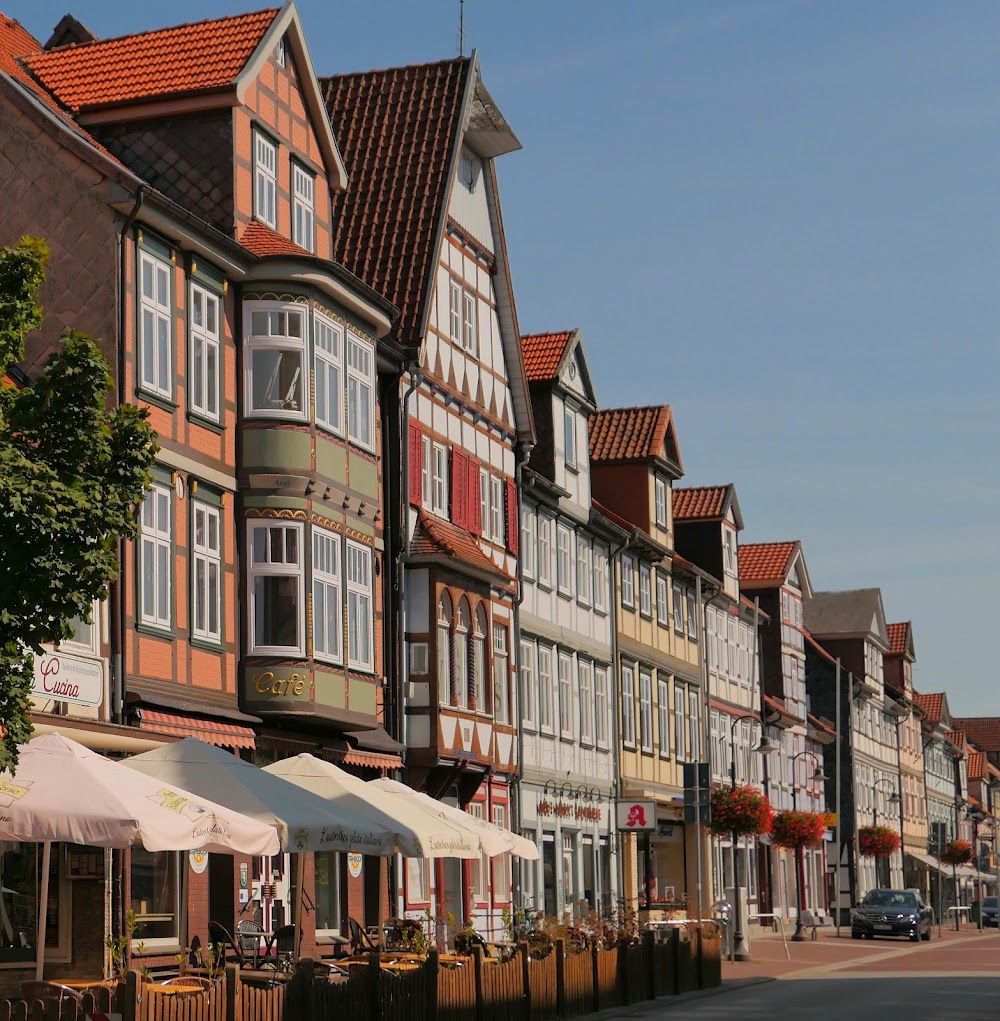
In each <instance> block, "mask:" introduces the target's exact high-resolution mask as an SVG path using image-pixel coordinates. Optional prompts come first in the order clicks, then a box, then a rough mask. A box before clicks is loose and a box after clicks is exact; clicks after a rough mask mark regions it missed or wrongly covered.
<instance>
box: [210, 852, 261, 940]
mask: <svg viewBox="0 0 1000 1021" xmlns="http://www.w3.org/2000/svg"><path fill="white" fill-rule="evenodd" d="M235 885H236V880H235V873H234V871H233V857H232V855H228V854H210V855H209V856H208V918H209V921H212V922H218V923H219V925H222V926H225V928H226V929H228V930H229V931H230V932H232V931H233V929H234V928H235V925H236V921H237V919H236V897H235V894H234V887H235ZM253 907H256V905H254V906H253ZM253 907H251V906H250V905H247V908H248V911H247V913H248V914H250V913H252V911H253ZM244 917H245V916H244Z"/></svg>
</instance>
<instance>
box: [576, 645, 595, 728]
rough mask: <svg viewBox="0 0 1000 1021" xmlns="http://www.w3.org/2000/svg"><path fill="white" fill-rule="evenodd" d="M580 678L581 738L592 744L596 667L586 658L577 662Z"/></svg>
mask: <svg viewBox="0 0 1000 1021" xmlns="http://www.w3.org/2000/svg"><path fill="white" fill-rule="evenodd" d="M577 673H578V675H579V679H580V740H581V741H584V742H586V743H587V744H590V743H591V742H592V741H593V740H594V726H593V721H594V668H593V666H592V665H591V664H590V663H588V662H586V661H585V660H582V659H581V660H580V661H579V663H577Z"/></svg>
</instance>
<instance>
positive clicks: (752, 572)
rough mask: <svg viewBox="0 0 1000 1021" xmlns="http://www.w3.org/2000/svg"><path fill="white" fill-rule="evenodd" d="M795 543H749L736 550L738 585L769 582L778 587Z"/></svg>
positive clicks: (782, 580)
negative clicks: (738, 568)
mask: <svg viewBox="0 0 1000 1021" xmlns="http://www.w3.org/2000/svg"><path fill="white" fill-rule="evenodd" d="M797 545H798V543H796V542H751V543H743V544H741V545H740V546H739V548H738V555H739V567H740V584H741V585H745V584H746V583H747V582H751V583H752V582H757V583H758V584H760V583H763V582H769V583H772V584H774V585H780V584H781V583H782V582H784V580H785V574H786V573H787V571H788V562H789V560H790V559H791V557H792V554H793V553H794V552H795V547H796V546H797Z"/></svg>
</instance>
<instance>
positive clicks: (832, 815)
mask: <svg viewBox="0 0 1000 1021" xmlns="http://www.w3.org/2000/svg"><path fill="white" fill-rule="evenodd" d="M819 817H820V818H821V819H822V820H823V825H824V826H825V827H826V828H827V829H828V830H832V829H833V828H834V826H836V825H837V813H836V812H820V814H819Z"/></svg>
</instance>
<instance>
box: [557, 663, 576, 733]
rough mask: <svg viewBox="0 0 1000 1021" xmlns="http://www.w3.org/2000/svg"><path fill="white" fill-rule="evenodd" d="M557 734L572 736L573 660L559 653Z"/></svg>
mask: <svg viewBox="0 0 1000 1021" xmlns="http://www.w3.org/2000/svg"><path fill="white" fill-rule="evenodd" d="M559 733H560V734H561V735H562V736H563V737H572V736H573V660H572V658H571V657H570V656H568V655H566V653H562V652H560V653H559Z"/></svg>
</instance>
